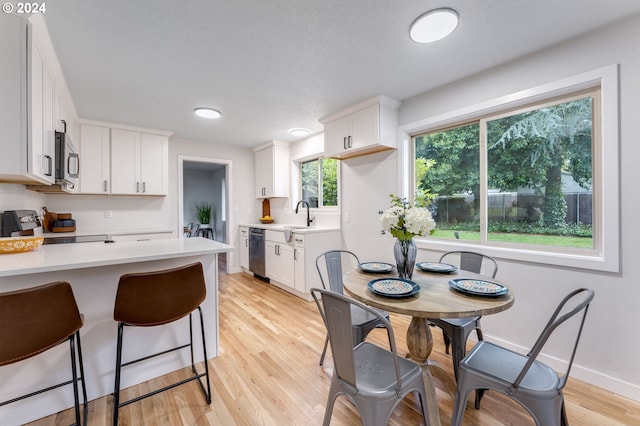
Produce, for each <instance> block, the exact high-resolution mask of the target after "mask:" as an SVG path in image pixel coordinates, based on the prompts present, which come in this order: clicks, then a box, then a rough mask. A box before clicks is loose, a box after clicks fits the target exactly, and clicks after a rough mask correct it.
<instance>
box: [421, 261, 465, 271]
mask: <svg viewBox="0 0 640 426" xmlns="http://www.w3.org/2000/svg"><path fill="white" fill-rule="evenodd" d="M416 266H417V267H418V269H421V270H423V271H425V272H438V273H440V274H450V273H452V272H455V271H457V270H458V267H457V266H454V265H450V264H448V263H440V262H420V263H417V264H416Z"/></svg>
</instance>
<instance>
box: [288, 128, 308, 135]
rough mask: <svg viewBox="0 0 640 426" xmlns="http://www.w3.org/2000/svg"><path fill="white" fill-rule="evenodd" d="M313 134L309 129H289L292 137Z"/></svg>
mask: <svg viewBox="0 0 640 426" xmlns="http://www.w3.org/2000/svg"><path fill="white" fill-rule="evenodd" d="M309 133H311V132H310V131H309V130H308V129H302V128H296V129H289V134H290V135H291V136H308V135H309Z"/></svg>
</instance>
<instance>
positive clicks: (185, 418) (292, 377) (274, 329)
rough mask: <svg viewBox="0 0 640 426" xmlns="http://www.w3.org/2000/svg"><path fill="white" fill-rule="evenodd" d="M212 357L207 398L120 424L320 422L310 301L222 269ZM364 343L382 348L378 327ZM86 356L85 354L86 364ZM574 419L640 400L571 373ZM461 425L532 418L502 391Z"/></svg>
mask: <svg viewBox="0 0 640 426" xmlns="http://www.w3.org/2000/svg"><path fill="white" fill-rule="evenodd" d="M219 300H220V356H218V357H217V358H215V359H212V360H210V361H209V365H210V369H211V370H210V371H211V385H212V392H213V402H212V403H211V405H206V403H205V402H204V398H203V396H202V393H201V391H200V389H199V387H198V385H197V384H196V383H194V382H191V383H190V384H187V385H183V386H180V387H178V388H175V389H173V390H171V391H168V392H164V393H161V394H159V395H156V396H154V397H152V398H148V399H145V400H143V401H140V402H138V403H134V404H131V405H129V406H127V407H124V408H123V409H121V410H120V424H121V425H123V426H127V425H145V426H146V425H319V424H322V419H323V415H324V407H325V403H326V398H327V393H328V389H329V383H330V378H331V374H332V367H333V362H332V358H331V352H330V351H329V355H328V356H327V359H326V361H325V365H324V366H323V367H320V366H319V365H318V360H319V358H320V353H321V351H322V345H323V343H324V337H325V331H324V326H323V324H322V321H321V319H320V315H319V314H318V311H317V308H316V306H315V304H314V303H313V302H311V303H309V302H305V301H303V300H301V299H299V298H297V297H295V296H292V295H289V294H288V293H286V292H284V291H282V290H280V289H277V288H276V287H274V286H270V285H269V284H266V283H264V282H262V281H260V280H257V279H254V278H252V277H249V276H248V275H246V274H232V275H226V274H224V273H222V272H221V274H220V297H219ZM391 322H392V324H393V327H394V331H395V334H396V340H397V344H398V350H399V351H401V353H404V352H406V350H407V349H406V343H405V340H404V335H405V332H406V329H407V326H408V324H409V318H408V317H403V316H399V315H394V314H392V316H391ZM433 331H434V333H433V334H434V350H433V353H432V358H433V359H435V360H437V361H438V362H440V363H441V364H442V365H444V366H445V367H447V368H448V369H449V370H451V358H450V357H449V356H448V355H446V354H445V353H444V346H443V345H442V339H441V333H440V332H439V330H438V329H433ZM369 340H370V341H374V342H377V343H379V344H380V345H382V346H385V347H386V346H388V343H387V344H386V345H385V342H386V334H385V333H384V331H383V330H375V331H373V332H372V333H371V334H370V337H369ZM85 362H87V361H85ZM186 374H188V373H187V371H186V370H182V371H179V372H175V373H172V374H170V375H168V376H164V377H161V378H158V379H155V380H152V381H150V382H147V383H143V384H140V385H138V386H134V387H132V388H129V389H127V390H125V391H124V394H123V398H129V397H130V396H131V395H136V394H137V393H138V392H140V393H142V392H146V391H148V390H149V389H152V388H156V387H161V386H162V385H164V384H166V383H169V382H170V381H172V380H175V379H176V378H179V377H184V376H186ZM437 393H438V402H439V408H440V415H441V418H442V425H443V426H449V425H450V418H451V408H452V404H453V401H452V400H451V398H450V397H449V396H448V394H447V393H446V392H445V391H444V390H443V388H438V389H437ZM565 399H566V403H567V412H568V416H569V422H570V424H571V425H572V426H583V425H584V426H586V425H589V426H591V425H607V426H616V425H625V426H626V425H638V424H640V404H639V403H636V402H633V401H631V400H628V399H625V398H622V397H619V396H616V395H614V394H611V393H610V392H607V391H604V390H602V389H599V388H596V387H594V386H590V385H588V384H585V383H582V382H580V381H578V380H576V379H572V378H571V379H569V382H568V384H567V387H566V389H565ZM418 404H419V403H418V402H417V400H416V399H415V398H414V397H413V396H412V395H411V396H408V397H407V398H405V400H404V401H403V402H402V404H401V405H399V406H398V407H397V408H396V410H395V411H394V413H393V415H392V417H391V419H390V421H389V424H390V425H420V424H424V422H423V419H422V416H421V415H420V414H419V405H418ZM111 406H112V398H111V397H110V396H109V397H104V398H99V399H97V400H94V401H91V402H90V403H89V424H90V425H109V424H111V422H112V420H111V417H112V416H111ZM72 422H73V414H72V412H71V410H67V411H64V412H62V413H58V414H56V415H52V416H49V417H46V418H44V419H41V420H38V421H36V422H33V423H30V424H31V425H34V426H45V425H46V426H49V425H59V424H60V425H68V424H70V423H72ZM331 424H332V425H354V424H361V423H360V417H359V415H358V413H357V412H356V410H355V409H354V408H353V407H352V406H351V405H350V404H349V402H348V401H347V400H346V398H344V397H340V398H338V401H337V402H336V405H335V408H334V412H333V417H332V421H331ZM464 424H465V425H480V426H484V425H487V426H492V425H518V426H520V425H534V422H533V421H532V420H531V418H530V417H529V415H528V414H527V413H526V412H525V410H524V409H523V408H521V407H520V406H518V405H517V404H516V403H514V402H513V401H512V400H510V399H509V398H506V397H504V396H502V395H500V394H498V393H495V392H488V393H487V394H486V395H485V397H484V399H483V400H482V407H481V409H480V410H475V409H473V407H472V405H468V406H467V410H466V413H465V421H464Z"/></svg>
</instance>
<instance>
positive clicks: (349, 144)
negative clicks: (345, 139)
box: [347, 136, 351, 148]
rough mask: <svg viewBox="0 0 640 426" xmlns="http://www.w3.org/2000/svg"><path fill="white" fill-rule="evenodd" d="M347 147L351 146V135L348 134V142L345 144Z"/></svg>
mask: <svg viewBox="0 0 640 426" xmlns="http://www.w3.org/2000/svg"><path fill="white" fill-rule="evenodd" d="M347 147H349V148H351V136H349V143H348V144H347Z"/></svg>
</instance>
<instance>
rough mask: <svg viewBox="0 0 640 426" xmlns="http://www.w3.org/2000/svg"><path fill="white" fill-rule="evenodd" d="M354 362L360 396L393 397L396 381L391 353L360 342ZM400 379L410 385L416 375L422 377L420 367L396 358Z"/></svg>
mask: <svg viewBox="0 0 640 426" xmlns="http://www.w3.org/2000/svg"><path fill="white" fill-rule="evenodd" d="M353 352H354V361H355V364H356V365H357V366H358V367H359V368H358V369H357V370H356V381H357V383H358V392H359V393H360V394H364V395H367V394H372V395H376V396H380V395H381V394H383V393H387V392H390V393H393V394H394V395H395V393H396V388H397V386H398V381H397V379H396V372H395V370H394V369H393V368H390V367H391V366H392V365H393V357H394V356H395V355H394V354H393V353H392V352H389V351H388V350H385V349H383V348H381V347H379V346H376V345H374V344H372V343H369V342H362V343H360V344H359V345H358V346H356V347H355V349H354V351H353ZM398 362H399V364H400V377H401V378H402V381H403V382H405V383H411V382H412V381H413V380H414V379H415V376H416V375H419V376H420V377H422V372H421V371H420V367H419V366H418V365H417V364H416V363H415V362H412V361H410V360H408V359H406V358H398Z"/></svg>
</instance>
